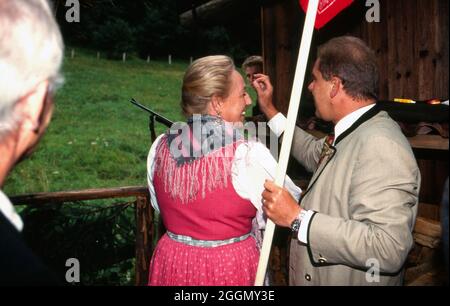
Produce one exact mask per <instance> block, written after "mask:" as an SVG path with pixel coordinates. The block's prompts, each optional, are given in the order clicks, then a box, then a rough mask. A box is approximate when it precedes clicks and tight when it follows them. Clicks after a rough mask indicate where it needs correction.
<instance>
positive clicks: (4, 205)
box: [0, 190, 23, 232]
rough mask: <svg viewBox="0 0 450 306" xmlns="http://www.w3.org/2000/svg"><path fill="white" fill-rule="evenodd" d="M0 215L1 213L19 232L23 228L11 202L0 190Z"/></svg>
mask: <svg viewBox="0 0 450 306" xmlns="http://www.w3.org/2000/svg"><path fill="white" fill-rule="evenodd" d="M0 213H2V214H3V215H4V216H5V217H6V219H8V220H9V221H10V222H11V223H12V225H14V227H15V228H16V229H17V230H18V231H19V232H20V231H22V228H23V222H22V219H21V218H20V216H19V214H18V213H17V212H16V210H15V209H14V206H13V205H12V204H11V201H10V200H9V199H8V197H7V196H6V195H5V194H4V193H3V192H2V191H1V190H0Z"/></svg>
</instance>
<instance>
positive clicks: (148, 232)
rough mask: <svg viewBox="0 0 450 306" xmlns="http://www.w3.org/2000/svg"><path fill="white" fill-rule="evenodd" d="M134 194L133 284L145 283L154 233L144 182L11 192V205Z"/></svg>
mask: <svg viewBox="0 0 450 306" xmlns="http://www.w3.org/2000/svg"><path fill="white" fill-rule="evenodd" d="M129 197H133V198H135V199H136V200H135V202H134V207H135V220H136V243H135V254H136V255H135V256H136V265H135V272H136V277H135V284H136V285H138V286H142V285H146V284H147V279H148V268H149V264H150V257H151V254H152V251H153V250H152V241H153V239H154V237H155V235H156V233H157V232H158V231H157V225H156V224H155V222H154V211H153V208H152V206H151V205H150V194H149V192H148V189H147V187H145V186H129V187H118V188H103V189H86V190H76V191H61V192H42V193H34V194H25V195H20V196H13V197H11V198H10V200H11V202H12V203H13V204H14V205H37V206H38V205H41V204H59V203H65V202H77V201H89V200H103V199H112V198H129Z"/></svg>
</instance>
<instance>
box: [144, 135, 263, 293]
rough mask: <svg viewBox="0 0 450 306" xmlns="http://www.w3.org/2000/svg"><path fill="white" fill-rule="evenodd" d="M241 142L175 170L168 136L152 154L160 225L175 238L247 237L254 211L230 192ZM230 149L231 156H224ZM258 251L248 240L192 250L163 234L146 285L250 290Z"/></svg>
mask: <svg viewBox="0 0 450 306" xmlns="http://www.w3.org/2000/svg"><path fill="white" fill-rule="evenodd" d="M238 144H239V143H233V144H230V145H229V146H228V147H223V148H221V149H219V150H217V152H212V153H210V154H208V155H206V156H203V157H200V158H198V159H196V160H194V161H192V162H189V163H186V164H183V165H181V166H177V165H176V161H175V160H174V159H173V158H172V157H171V156H170V153H169V149H168V145H167V140H166V137H163V138H162V139H161V141H160V143H159V144H158V146H157V149H156V159H155V171H154V176H153V182H154V188H155V193H156V197H157V200H158V205H159V207H160V212H161V216H162V220H163V223H164V225H165V227H166V229H167V230H168V231H169V232H171V233H173V234H176V235H183V236H189V237H191V238H193V239H196V240H208V241H210V240H227V239H231V238H235V237H240V236H243V235H245V234H248V233H250V231H251V229H252V219H253V218H254V217H255V214H256V209H255V207H254V206H253V205H252V203H251V202H250V201H248V200H245V199H243V198H241V197H240V196H239V195H238V194H237V193H236V191H235V190H234V188H233V184H232V180H231V165H232V160H233V155H234V151H235V149H236V147H237V145H238ZM226 150H228V151H227V152H228V153H229V152H230V150H231V154H224V152H225V151H226ZM258 259H259V250H258V248H257V246H256V242H255V239H254V238H253V237H252V236H249V237H248V238H246V239H244V240H243V241H239V242H234V243H230V244H226V245H222V246H216V247H204V246H193V245H188V244H185V243H183V242H179V241H175V240H173V239H172V238H170V237H169V236H168V235H167V234H165V235H164V236H163V237H162V238H161V240H160V241H159V242H158V245H157V247H156V249H155V251H154V253H153V257H152V260H151V263H150V275H149V285H156V286H178V285H179V286H208V285H212V286H233V285H235V286H251V285H253V283H254V280H255V276H256V269H257V265H258Z"/></svg>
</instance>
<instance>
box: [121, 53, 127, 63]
mask: <svg viewBox="0 0 450 306" xmlns="http://www.w3.org/2000/svg"><path fill="white" fill-rule="evenodd" d="M126 59H127V53H126V52H124V53H123V54H122V61H123V62H124V63H125V60H126Z"/></svg>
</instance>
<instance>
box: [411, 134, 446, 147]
mask: <svg viewBox="0 0 450 306" xmlns="http://www.w3.org/2000/svg"><path fill="white" fill-rule="evenodd" d="M408 140H409V143H410V144H411V147H413V148H417V149H432V150H447V151H448V145H449V143H448V138H442V137H441V136H439V135H416V136H414V137H408Z"/></svg>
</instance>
